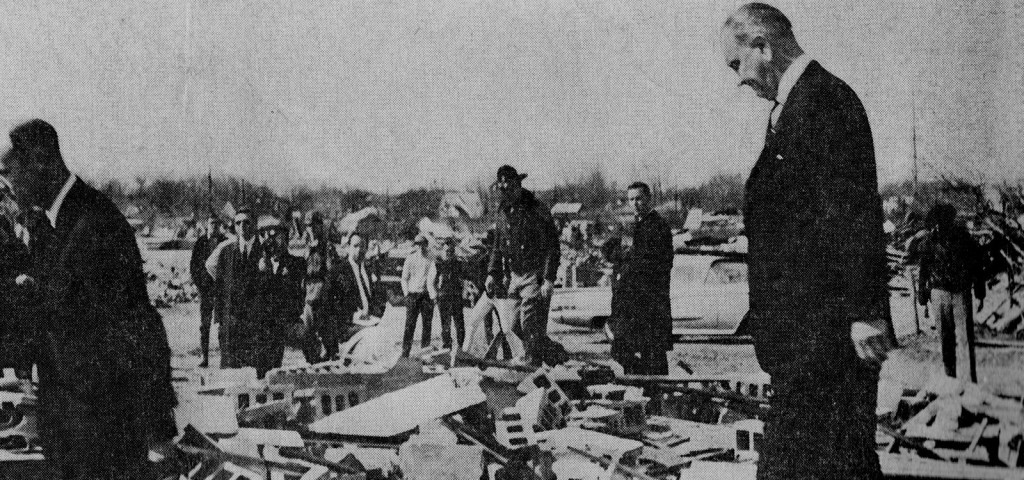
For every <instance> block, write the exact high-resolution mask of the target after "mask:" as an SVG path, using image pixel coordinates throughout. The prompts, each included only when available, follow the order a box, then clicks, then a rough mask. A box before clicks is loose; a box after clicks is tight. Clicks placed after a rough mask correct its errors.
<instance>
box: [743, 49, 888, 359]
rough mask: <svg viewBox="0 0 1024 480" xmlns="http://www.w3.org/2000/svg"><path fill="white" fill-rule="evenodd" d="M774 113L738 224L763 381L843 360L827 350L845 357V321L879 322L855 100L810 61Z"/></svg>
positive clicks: (878, 226) (876, 221) (879, 250)
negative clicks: (742, 228) (745, 248)
mask: <svg viewBox="0 0 1024 480" xmlns="http://www.w3.org/2000/svg"><path fill="white" fill-rule="evenodd" d="M782 108H783V110H782V112H781V114H780V117H779V120H778V122H777V124H776V126H775V130H774V131H769V132H768V133H767V136H766V138H765V145H764V150H763V151H762V152H761V156H760V158H759V159H758V161H757V164H756V165H755V166H754V168H753V170H752V171H751V173H750V178H749V179H748V181H747V186H746V211H745V218H744V222H745V225H746V232H747V236H748V238H749V242H750V244H749V257H748V259H749V260H748V262H749V268H750V274H749V275H750V276H749V279H750V327H751V332H752V334H753V336H754V343H755V349H756V351H757V357H758V360H759V362H760V363H761V367H762V368H763V369H764V370H765V371H767V372H768V373H769V374H771V375H773V376H776V375H779V374H782V373H785V372H792V371H794V369H803V368H805V367H806V366H807V365H810V364H829V363H830V362H834V361H839V360H838V359H842V358H846V356H844V355H839V354H837V352H838V353H844V352H852V348H853V346H852V342H851V340H850V324H851V322H853V321H856V320H861V319H878V318H885V319H889V297H888V291H887V289H886V283H887V273H886V272H887V270H886V263H885V239H884V234H883V231H882V206H881V199H880V197H879V194H878V181H877V176H876V171H875V154H874V146H873V144H872V140H871V129H870V126H869V125H868V118H867V114H866V113H865V111H864V107H863V105H862V104H861V102H860V99H858V98H857V95H856V94H855V93H854V92H853V90H852V89H850V87H849V86H847V85H846V84H845V83H843V81H842V80H840V79H838V78H836V77H835V76H833V75H832V74H830V73H828V72H827V71H825V69H823V68H822V67H821V65H819V64H818V63H817V62H811V64H810V65H809V66H808V67H807V69H806V71H805V72H804V73H803V75H802V76H801V77H800V79H799V80H798V81H797V83H796V85H795V86H794V87H793V89H792V91H791V92H790V94H789V97H788V99H787V101H786V103H785V105H784V106H783V107H782ZM890 323H891V322H890ZM890 329H891V325H890ZM842 361H846V360H842Z"/></svg>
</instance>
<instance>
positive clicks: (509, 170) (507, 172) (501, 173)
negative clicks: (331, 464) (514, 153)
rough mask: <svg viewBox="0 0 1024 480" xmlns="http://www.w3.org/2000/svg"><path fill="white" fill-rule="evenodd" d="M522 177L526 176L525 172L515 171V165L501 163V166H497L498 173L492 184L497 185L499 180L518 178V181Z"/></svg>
mask: <svg viewBox="0 0 1024 480" xmlns="http://www.w3.org/2000/svg"><path fill="white" fill-rule="evenodd" d="M524 178H526V174H525V173H519V172H518V171H516V168H515V167H513V166H511V165H502V166H500V167H498V174H497V175H496V178H495V180H494V184H495V185H497V184H498V182H500V181H502V180H518V181H522V180H523V179H524Z"/></svg>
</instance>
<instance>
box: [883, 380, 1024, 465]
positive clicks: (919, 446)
mask: <svg viewBox="0 0 1024 480" xmlns="http://www.w3.org/2000/svg"><path fill="white" fill-rule="evenodd" d="M883 419H884V421H883V422H882V431H883V432H885V433H886V434H887V436H889V437H890V438H891V443H889V444H888V445H887V446H886V450H887V451H888V452H890V453H899V452H901V451H912V452H913V453H915V454H917V455H919V456H921V457H924V458H931V459H935V460H942V461H948V462H957V463H960V464H972V465H988V466H998V467H1024V458H1022V457H1021V449H1022V443H1024V405H1022V403H1021V399H1008V398H1003V397H1000V396H997V395H995V394H993V393H990V392H986V391H984V390H982V389H981V388H980V387H979V386H978V385H977V384H974V383H964V382H960V381H958V380H956V379H953V378H949V377H945V376H942V375H936V376H934V377H932V378H931V379H930V380H929V381H928V382H927V384H926V385H925V386H924V387H923V388H922V389H921V390H919V391H905V392H903V395H902V397H901V398H900V399H899V401H898V403H897V406H896V408H894V409H891V411H890V412H888V413H887V415H886V416H884V417H883Z"/></svg>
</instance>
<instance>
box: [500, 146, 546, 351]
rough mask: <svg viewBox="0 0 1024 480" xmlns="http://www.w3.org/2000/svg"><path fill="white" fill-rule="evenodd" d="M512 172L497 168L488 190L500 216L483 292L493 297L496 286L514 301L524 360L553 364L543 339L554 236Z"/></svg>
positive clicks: (540, 205)
mask: <svg viewBox="0 0 1024 480" xmlns="http://www.w3.org/2000/svg"><path fill="white" fill-rule="evenodd" d="M523 178H526V174H520V173H519V172H517V171H516V169H515V168H513V167H511V166H509V165H503V166H502V167H501V168H499V169H498V174H497V180H496V181H495V182H494V187H495V188H497V190H498V192H499V193H500V194H501V206H500V211H501V215H500V217H499V219H498V224H497V226H496V228H495V241H494V248H493V250H492V251H491V259H490V263H489V266H488V269H487V270H488V271H487V280H486V282H485V288H486V289H487V292H488V293H489V294H490V295H492V296H493V295H495V293H496V291H497V289H498V287H499V284H498V282H499V281H501V282H502V285H501V286H504V287H505V288H504V290H505V292H507V295H508V297H510V298H514V299H518V300H519V316H520V319H521V321H522V330H523V343H524V347H525V348H526V361H527V363H532V364H538V365H539V364H541V363H544V362H545V361H548V362H549V363H554V362H553V361H552V360H553V359H551V358H548V357H549V356H551V355H552V354H553V353H554V351H555V350H553V349H552V348H551V347H552V346H553V345H552V344H553V342H552V341H551V339H549V338H548V336H547V326H548V306H549V304H550V302H551V293H552V291H553V290H554V284H555V274H556V272H557V271H558V262H559V260H560V257H559V255H560V250H559V248H560V247H559V243H558V231H557V230H556V229H555V222H554V220H552V218H551V212H550V211H549V210H548V207H547V206H546V205H544V204H543V203H541V201H540V200H537V197H536V196H534V194H533V192H531V191H529V190H526V189H525V188H523V184H522V181H523Z"/></svg>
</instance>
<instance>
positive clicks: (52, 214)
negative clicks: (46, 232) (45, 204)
mask: <svg viewBox="0 0 1024 480" xmlns="http://www.w3.org/2000/svg"><path fill="white" fill-rule="evenodd" d="M77 180H78V177H77V176H75V175H68V179H67V180H65V181H64V186H63V187H61V189H60V193H58V194H57V198H54V199H53V204H51V205H50V208H47V209H46V218H48V219H49V220H50V226H51V227H53V228H57V214H59V213H60V207H61V206H62V205H64V199H65V198H67V196H68V192H70V191H71V187H73V186H75V181H77Z"/></svg>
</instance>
